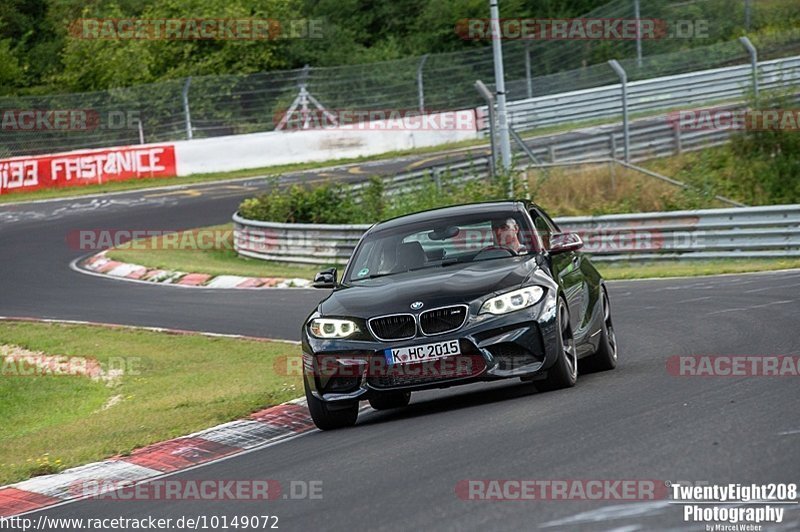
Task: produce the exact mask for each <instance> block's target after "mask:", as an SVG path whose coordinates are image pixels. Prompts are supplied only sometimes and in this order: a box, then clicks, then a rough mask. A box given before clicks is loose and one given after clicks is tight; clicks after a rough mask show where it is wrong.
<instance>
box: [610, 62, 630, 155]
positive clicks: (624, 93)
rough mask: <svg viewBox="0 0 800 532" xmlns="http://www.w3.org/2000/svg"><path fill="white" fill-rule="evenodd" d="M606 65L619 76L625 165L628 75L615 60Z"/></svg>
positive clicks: (628, 150) (627, 139) (626, 153)
mask: <svg viewBox="0 0 800 532" xmlns="http://www.w3.org/2000/svg"><path fill="white" fill-rule="evenodd" d="M608 64H609V65H610V66H611V68H612V69H613V70H614V72H616V73H617V75H618V76H619V81H620V83H621V84H622V131H623V142H624V143H625V162H626V163H627V162H630V147H631V138H630V131H629V128H628V74H627V73H626V72H625V69H624V68H622V65H620V64H619V61H617V60H616V59H612V60H611V61H609V62H608Z"/></svg>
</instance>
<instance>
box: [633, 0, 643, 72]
mask: <svg viewBox="0 0 800 532" xmlns="http://www.w3.org/2000/svg"><path fill="white" fill-rule="evenodd" d="M640 15H641V10H640V8H639V0H633V17H634V18H635V19H636V67H637V68H642V23H641V22H640V20H639V19H640V18H641V16H640Z"/></svg>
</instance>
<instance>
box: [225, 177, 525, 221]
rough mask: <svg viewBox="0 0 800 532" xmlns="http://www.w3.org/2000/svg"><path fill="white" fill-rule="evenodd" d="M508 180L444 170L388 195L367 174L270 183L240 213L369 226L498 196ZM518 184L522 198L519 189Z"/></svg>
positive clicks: (266, 218) (251, 216)
mask: <svg viewBox="0 0 800 532" xmlns="http://www.w3.org/2000/svg"><path fill="white" fill-rule="evenodd" d="M519 181H520V180H518V182H519ZM507 183H508V178H501V179H497V180H493V181H487V180H470V181H466V182H459V181H457V180H456V178H455V177H454V176H451V175H449V174H446V175H444V176H442V177H441V179H440V180H439V181H438V182H437V181H435V180H433V179H432V180H431V181H429V182H427V183H424V184H422V185H421V186H419V187H416V188H408V189H406V190H400V191H397V192H394V193H393V194H389V193H388V192H387V191H386V188H385V185H384V183H383V181H382V180H381V179H380V178H379V177H373V178H371V179H370V180H369V181H368V182H367V183H366V184H365V185H363V187H354V186H352V185H349V186H348V185H342V184H335V183H326V184H324V185H318V186H315V187H304V186H301V185H293V186H291V187H288V188H281V187H278V186H277V181H275V182H274V183H273V186H272V191H271V192H268V193H266V194H262V195H261V196H258V197H256V198H250V199H246V200H244V201H243V202H242V204H241V205H240V206H239V214H241V215H242V216H244V217H245V218H248V219H250V220H259V221H265V222H281V223H321V224H325V223H327V224H371V223H375V222H376V221H378V220H384V219H387V218H394V217H396V216H402V215H404V214H409V213H412V212H419V211H424V210H428V209H434V208H436V207H444V206H447V205H456V204H459V203H473V202H479V201H488V200H494V199H502V198H504V197H506V193H505V191H506V190H507V188H508V187H507ZM518 188H519V189H520V190H519V191H518V192H519V194H518V196H519V197H521V196H522V195H523V194H522V187H518Z"/></svg>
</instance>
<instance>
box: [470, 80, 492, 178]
mask: <svg viewBox="0 0 800 532" xmlns="http://www.w3.org/2000/svg"><path fill="white" fill-rule="evenodd" d="M475 89H476V90H477V91H478V93H480V95H481V96H482V97H483V99H484V100H486V107H487V108H488V110H489V112H488V114H489V140H490V141H491V146H492V156H491V157H489V173H490V174H491V176H492V177H494V176H495V175H497V174H496V173H495V165H496V164H497V145H496V142H495V136H494V135H495V133H494V128H495V121H494V96H492V91H490V90H489V88H488V87H487V86H486V85H485V84H484V83H483V82H482V81H481V80H478V81H476V82H475Z"/></svg>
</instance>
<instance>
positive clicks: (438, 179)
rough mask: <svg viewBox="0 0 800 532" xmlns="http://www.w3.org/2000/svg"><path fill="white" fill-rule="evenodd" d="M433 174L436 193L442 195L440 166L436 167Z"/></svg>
mask: <svg viewBox="0 0 800 532" xmlns="http://www.w3.org/2000/svg"><path fill="white" fill-rule="evenodd" d="M431 173H432V174H433V182H434V184H435V185H436V192H439V193H441V192H442V170H441V169H440V168H439V167H438V166H435V167H434V168H433V171H432V172H431Z"/></svg>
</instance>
